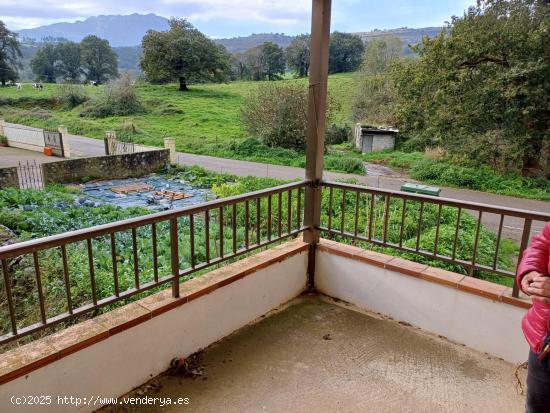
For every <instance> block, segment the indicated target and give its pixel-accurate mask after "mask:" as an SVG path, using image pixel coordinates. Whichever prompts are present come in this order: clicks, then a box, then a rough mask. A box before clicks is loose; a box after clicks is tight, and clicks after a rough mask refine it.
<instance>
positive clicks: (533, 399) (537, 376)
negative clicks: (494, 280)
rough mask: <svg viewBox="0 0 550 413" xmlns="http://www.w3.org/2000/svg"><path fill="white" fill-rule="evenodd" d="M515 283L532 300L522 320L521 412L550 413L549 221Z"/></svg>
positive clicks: (525, 254) (527, 253) (525, 255)
mask: <svg viewBox="0 0 550 413" xmlns="http://www.w3.org/2000/svg"><path fill="white" fill-rule="evenodd" d="M516 281H517V283H518V286H519V287H520V288H521V290H522V291H523V292H524V293H525V294H527V295H530V296H531V298H532V299H533V305H532V306H531V308H530V309H529V311H527V314H526V315H525V317H523V321H522V328H523V334H524V335H525V338H526V339H527V342H528V343H529V347H530V348H531V350H530V352H529V361H528V368H527V398H526V407H525V411H526V412H527V413H539V412H550V334H549V333H550V222H549V223H548V224H546V226H545V227H544V229H543V230H542V233H540V234H538V235H536V236H534V237H533V240H532V241H531V245H529V247H528V248H527V249H526V250H525V251H524V252H523V255H522V257H521V262H520V264H519V266H518V270H517V278H516Z"/></svg>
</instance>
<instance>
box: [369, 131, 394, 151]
mask: <svg viewBox="0 0 550 413" xmlns="http://www.w3.org/2000/svg"><path fill="white" fill-rule="evenodd" d="M373 136H374V138H373V140H372V151H373V152H378V151H384V150H387V149H393V148H395V136H394V135H380V134H374V135H373Z"/></svg>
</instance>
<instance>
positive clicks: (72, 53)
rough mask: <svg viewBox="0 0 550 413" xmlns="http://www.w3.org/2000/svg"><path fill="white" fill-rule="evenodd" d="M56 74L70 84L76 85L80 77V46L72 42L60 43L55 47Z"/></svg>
mask: <svg viewBox="0 0 550 413" xmlns="http://www.w3.org/2000/svg"><path fill="white" fill-rule="evenodd" d="M56 51H57V59H58V60H57V62H56V69H57V71H58V74H59V75H60V76H62V77H63V79H65V80H66V81H68V82H70V83H77V82H78V80H79V79H80V76H81V75H82V67H81V62H80V45H79V44H78V43H74V42H64V43H60V44H58V45H57V47H56Z"/></svg>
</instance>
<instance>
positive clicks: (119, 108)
mask: <svg viewBox="0 0 550 413" xmlns="http://www.w3.org/2000/svg"><path fill="white" fill-rule="evenodd" d="M143 111H144V108H143V106H142V104H141V102H140V100H139V97H138V95H137V93H136V91H135V87H134V85H133V84H132V80H131V79H130V76H129V75H123V76H121V78H120V79H119V80H117V81H116V82H114V83H111V84H109V85H107V86H106V87H105V90H104V93H103V95H102V96H100V97H99V98H97V99H94V100H92V101H91V102H90V103H89V104H88V105H87V106H86V107H84V108H83V109H82V111H81V112H80V116H90V117H96V118H104V117H108V116H127V115H133V114H137V113H140V112H143Z"/></svg>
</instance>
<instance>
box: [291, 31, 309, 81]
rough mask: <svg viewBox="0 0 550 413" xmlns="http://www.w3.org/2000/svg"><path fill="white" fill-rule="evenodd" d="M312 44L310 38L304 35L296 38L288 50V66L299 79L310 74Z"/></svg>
mask: <svg viewBox="0 0 550 413" xmlns="http://www.w3.org/2000/svg"><path fill="white" fill-rule="evenodd" d="M310 43H311V39H310V36H309V35H307V34H302V35H300V36H296V37H295V38H294V40H292V42H291V43H290V44H289V45H288V47H287V48H286V64H287V65H288V67H289V69H290V70H292V71H293V72H294V73H296V75H297V76H298V77H304V76H307V74H308V71H309V49H310Z"/></svg>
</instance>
